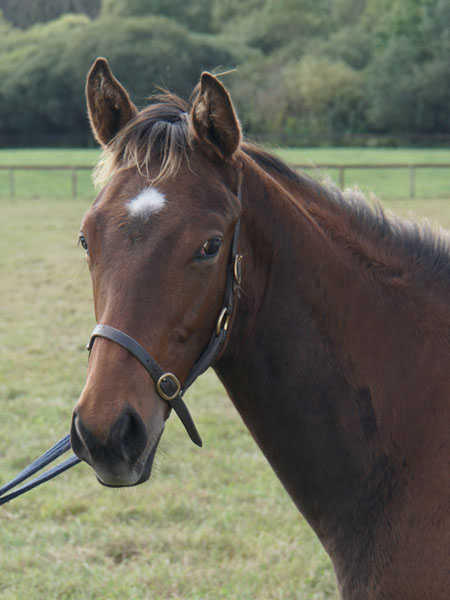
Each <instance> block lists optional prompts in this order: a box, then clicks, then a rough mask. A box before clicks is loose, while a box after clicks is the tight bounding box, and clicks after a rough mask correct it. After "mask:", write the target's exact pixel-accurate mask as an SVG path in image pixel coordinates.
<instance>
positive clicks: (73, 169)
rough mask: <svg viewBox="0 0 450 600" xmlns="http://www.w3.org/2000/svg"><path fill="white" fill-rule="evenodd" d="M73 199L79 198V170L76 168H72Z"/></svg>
mask: <svg viewBox="0 0 450 600" xmlns="http://www.w3.org/2000/svg"><path fill="white" fill-rule="evenodd" d="M71 172H72V198H76V197H77V170H76V168H75V167H72V169H71Z"/></svg>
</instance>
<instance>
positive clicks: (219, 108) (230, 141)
mask: <svg viewBox="0 0 450 600" xmlns="http://www.w3.org/2000/svg"><path fill="white" fill-rule="evenodd" d="M191 121H192V125H193V127H194V131H195V133H196V134H197V137H198V138H199V141H200V142H201V143H202V144H204V145H206V147H207V148H208V149H209V150H212V151H214V152H215V153H216V154H219V156H220V157H221V158H222V159H224V160H225V161H230V160H231V159H232V158H233V155H234V153H235V152H236V150H237V149H238V148H239V143H240V141H241V127H240V125H239V121H238V118H237V116H236V113H235V111H234V108H233V103H232V102H231V98H230V95H229V93H228V92H227V90H226V89H225V87H224V86H223V85H222V84H221V83H220V81H219V80H218V79H217V78H216V77H214V75H211V73H202V76H201V79H200V89H199V92H198V95H197V97H196V99H195V101H194V103H193V105H192V110H191Z"/></svg>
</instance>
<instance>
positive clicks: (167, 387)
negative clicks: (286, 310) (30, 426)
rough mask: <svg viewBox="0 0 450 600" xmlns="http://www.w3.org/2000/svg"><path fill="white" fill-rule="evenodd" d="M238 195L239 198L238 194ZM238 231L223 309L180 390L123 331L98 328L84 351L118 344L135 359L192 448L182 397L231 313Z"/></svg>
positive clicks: (237, 277) (193, 433)
mask: <svg viewBox="0 0 450 600" xmlns="http://www.w3.org/2000/svg"><path fill="white" fill-rule="evenodd" d="M238 195H239V196H240V193H239V194H238ZM239 229H240V221H238V222H237V224H236V227H235V230H234V235H233V241H232V244H231V252H230V259H229V261H228V267H227V281H226V286H225V296H224V301H223V307H222V309H221V311H220V313H219V317H218V319H217V324H216V327H215V330H214V332H213V334H212V336H211V338H210V340H209V343H208V345H207V346H206V348H205V350H204V351H203V352H202V354H201V355H200V357H199V359H198V360H197V362H196V363H195V364H194V366H193V368H192V370H191V372H190V373H189V375H188V377H187V379H186V381H185V383H184V387H183V388H182V387H181V384H180V382H179V380H178V378H177V377H176V376H175V375H174V374H173V373H170V372H166V371H164V370H163V369H162V368H161V367H160V366H159V365H158V363H157V362H156V361H155V360H154V359H153V358H152V357H151V356H150V354H149V353H148V352H147V350H145V348H143V347H142V346H141V344H139V342H137V341H136V340H135V339H134V338H132V337H130V336H129V335H127V334H126V333H124V332H123V331H120V329H116V328H115V327H111V326H110V325H103V324H99V325H97V326H96V327H95V328H94V330H93V332H92V335H91V339H90V340H89V344H88V345H87V349H88V350H89V352H90V351H91V350H92V346H93V345H94V342H95V339H96V338H98V337H101V338H105V339H107V340H110V341H111V342H115V343H116V344H119V346H122V347H123V348H125V349H126V350H128V352H129V353H130V354H132V355H133V356H134V357H135V358H137V360H138V361H139V362H140V363H141V364H142V366H143V367H144V368H145V369H146V370H147V372H148V374H149V375H150V377H151V378H152V379H153V381H154V382H155V387H156V391H157V392H158V394H159V396H160V397H161V398H162V399H163V400H165V401H166V402H167V403H168V404H169V405H170V407H171V408H173V410H174V411H175V412H176V413H177V415H178V417H179V418H180V420H181V422H182V423H183V425H184V427H185V429H186V431H187V433H188V435H189V437H190V438H191V440H192V441H193V442H194V444H197V446H201V445H202V440H201V438H200V435H199V433H198V431H197V428H196V426H195V424H194V421H193V420H192V417H191V415H190V413H189V410H188V408H187V406H186V404H185V403H184V401H183V395H184V393H185V392H186V390H187V389H188V388H189V387H190V386H191V385H192V384H193V383H194V381H195V380H196V379H197V377H199V375H201V374H202V373H203V372H204V371H206V369H207V368H208V367H209V366H210V365H211V363H212V362H213V361H214V359H215V358H216V357H217V355H218V354H219V352H220V350H221V349H222V346H223V344H224V342H225V338H226V336H227V331H228V324H229V321H230V317H231V314H232V312H233V304H234V291H235V289H236V287H237V286H239V285H240V283H241V277H242V255H241V254H238V253H237V244H238V239H239Z"/></svg>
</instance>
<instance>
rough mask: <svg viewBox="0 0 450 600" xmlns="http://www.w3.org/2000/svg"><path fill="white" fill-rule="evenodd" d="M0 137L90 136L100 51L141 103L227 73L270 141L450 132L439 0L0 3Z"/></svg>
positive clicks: (385, 138) (79, 139)
mask: <svg viewBox="0 0 450 600" xmlns="http://www.w3.org/2000/svg"><path fill="white" fill-rule="evenodd" d="M0 10H2V11H3V17H2V18H1V20H0V143H2V144H3V145H20V144H23V143H27V144H29V143H32V142H33V139H34V140H35V141H36V143H39V144H42V143H43V142H47V143H51V144H54V143H55V142H58V143H61V144H67V143H72V144H86V143H87V141H88V140H89V139H90V136H89V133H88V128H87V123H86V116H85V107H84V98H83V88H84V81H85V76H86V73H87V71H88V69H89V67H90V65H91V63H92V62H93V60H94V59H95V58H96V57H97V56H99V55H103V56H106V57H107V58H108V60H109V61H110V63H111V66H112V68H113V70H114V72H115V73H116V75H117V76H118V78H119V79H120V80H121V81H122V82H123V83H124V84H125V86H126V87H127V88H128V89H129V91H130V92H131V94H132V96H133V98H134V99H135V100H136V102H137V103H138V104H140V105H143V104H144V103H145V98H146V96H147V95H148V94H149V93H151V92H152V91H153V90H154V89H155V86H158V85H162V86H167V87H169V88H170V89H171V90H173V91H175V92H177V93H180V94H183V95H188V94H189V93H190V91H191V90H192V88H193V86H194V85H195V83H196V82H197V80H198V77H199V74H200V72H201V71H202V70H203V69H208V70H214V69H217V70H218V71H224V70H227V69H230V68H237V69H238V71H237V72H236V73H234V74H232V75H230V76H227V77H226V78H225V83H226V84H227V86H229V87H230V88H231V91H232V94H233V98H234V100H235V102H236V104H237V107H238V110H239V114H240V116H241V119H242V121H243V124H244V127H245V129H246V130H247V131H248V132H250V133H251V134H257V135H270V136H271V137H272V138H274V139H277V140H279V141H283V142H288V143H293V144H297V145H298V144H311V143H319V142H323V141H327V142H330V141H332V142H334V143H346V142H353V143H354V141H355V140H362V141H364V143H378V141H379V138H380V137H381V138H382V142H383V144H386V143H392V144H400V143H404V142H405V141H408V142H410V141H420V142H429V141H432V142H436V141H438V142H442V141H448V140H449V139H450V3H449V2H448V0H335V1H334V2H332V3H330V2H329V1H328V0H245V1H244V0H211V1H210V0H191V1H190V2H184V1H181V0H63V1H61V0H58V1H56V0H38V1H36V0H22V1H21V2H20V3H17V2H16V1H15V0H14V1H13V0H0Z"/></svg>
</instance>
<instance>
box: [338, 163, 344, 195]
mask: <svg viewBox="0 0 450 600" xmlns="http://www.w3.org/2000/svg"><path fill="white" fill-rule="evenodd" d="M339 187H340V188H341V190H343V189H344V187H345V169H344V167H339Z"/></svg>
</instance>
